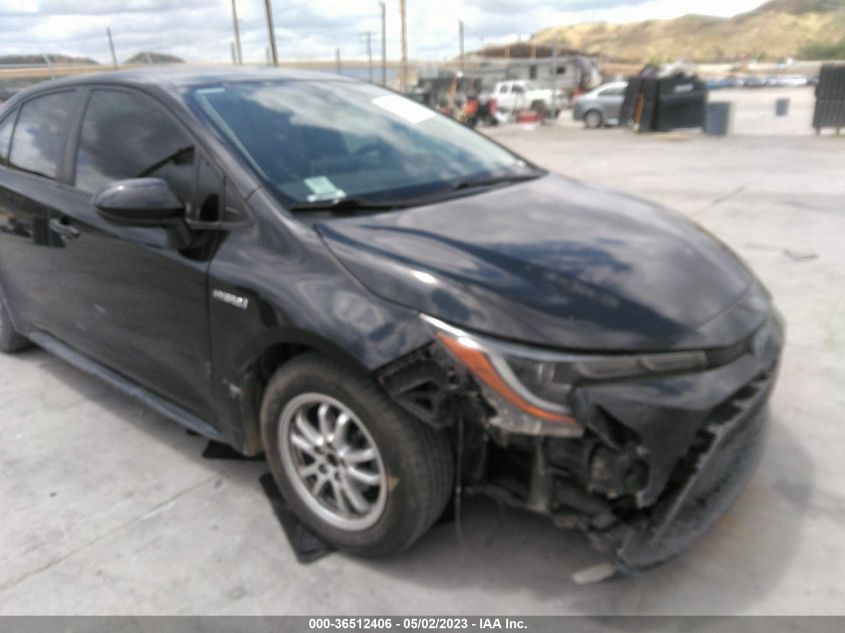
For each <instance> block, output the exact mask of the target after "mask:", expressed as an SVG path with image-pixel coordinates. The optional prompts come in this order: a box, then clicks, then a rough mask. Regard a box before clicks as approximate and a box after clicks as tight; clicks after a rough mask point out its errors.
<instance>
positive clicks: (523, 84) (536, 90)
mask: <svg viewBox="0 0 845 633" xmlns="http://www.w3.org/2000/svg"><path fill="white" fill-rule="evenodd" d="M492 96H493V98H494V99H496V105H497V107H498V109H499V111H500V112H519V111H521V110H534V111H535V112H539V113H541V114H542V115H544V116H547V115H548V114H549V113H551V112H552V111H556V112H560V110H561V109H562V108H564V107H565V106H566V97H565V96H564V95H563V93H562V92H560V91H558V94H557V100H556V103H553V102H552V99H553V96H554V93H553V92H552V91H551V90H549V89H547V88H540V87H539V86H538V85H537V84H535V83H534V82H532V81H523V80H513V81H500V82H498V83H497V84H496V87H495V88H493V95H492Z"/></svg>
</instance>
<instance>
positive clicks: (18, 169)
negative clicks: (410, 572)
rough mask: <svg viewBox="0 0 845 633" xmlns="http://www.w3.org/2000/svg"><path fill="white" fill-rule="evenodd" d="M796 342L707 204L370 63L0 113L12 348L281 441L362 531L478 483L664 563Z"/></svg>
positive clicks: (298, 501)
mask: <svg viewBox="0 0 845 633" xmlns="http://www.w3.org/2000/svg"><path fill="white" fill-rule="evenodd" d="M782 340H783V335H782V326H781V323H780V321H779V319H778V317H777V314H776V311H775V309H774V308H773V306H772V303H771V300H770V297H769V295H768V293H767V292H766V291H765V290H764V288H763V287H762V286H761V284H760V283H759V282H758V281H757V280H756V279H755V277H754V276H753V275H752V273H751V272H750V271H749V270H748V269H747V268H746V267H745V266H744V265H743V264H742V263H741V262H740V261H739V260H738V259H737V258H736V257H735V256H734V255H733V254H732V253H731V252H730V250H728V249H727V248H726V247H725V246H724V245H722V244H720V243H719V242H718V241H717V240H716V239H714V238H713V237H712V236H710V235H708V234H707V233H706V232H705V231H703V230H702V229H701V228H699V227H697V226H695V225H693V224H691V223H690V222H689V221H687V220H685V219H683V218H682V217H680V216H678V215H676V214H674V213H672V212H670V211H667V210H665V209H662V208H659V207H656V206H655V205H653V204H650V203H647V202H643V201H641V200H638V199H635V198H631V197H629V196H626V195H623V194H619V193H614V192H612V191H608V190H605V189H602V188H598V187H593V186H590V185H587V184H583V183H580V182H576V181H574V180H571V179H569V178H566V177H564V176H559V175H552V174H549V173H547V172H545V171H543V170H542V169H540V168H538V167H536V166H534V165H532V164H530V163H529V162H528V161H526V160H524V159H522V158H520V157H519V156H516V155H514V154H513V153H512V152H510V151H508V150H507V149H505V148H503V147H501V146H499V145H497V144H495V143H494V142H492V141H490V140H488V139H487V138H485V137H483V136H481V135H479V134H477V133H475V132H473V131H471V130H469V129H467V128H466V127H464V126H462V125H459V124H458V123H455V122H453V121H451V120H449V119H447V118H446V117H443V116H441V115H439V114H437V113H436V112H434V111H432V110H430V109H428V108H426V107H424V106H422V105H420V104H418V103H415V102H412V101H410V100H407V99H405V98H403V97H401V96H399V95H397V94H394V93H392V92H389V91H387V90H384V89H381V88H378V87H375V86H373V85H370V84H367V83H363V82H358V81H354V80H350V79H345V78H341V77H338V76H329V75H320V74H311V73H303V72H280V71H276V70H271V69H255V70H242V69H240V70H239V69H233V70H231V71H226V72H224V71H219V70H215V71H208V72H203V71H185V70H171V71H151V70H144V71H138V72H119V73H104V74H97V75H90V76H83V77H75V78H72V79H67V80H60V81H56V82H47V83H44V84H41V85H39V86H37V87H34V88H31V89H29V90H26V91H24V92H22V93H20V94H18V95H16V96H15V97H14V98H12V99H11V100H10V101H9V102H8V103H6V104H5V105H4V106H3V108H2V110H0V350H3V351H6V352H12V351H15V350H18V349H21V348H23V347H25V346H26V345H27V344H29V343H34V344H36V345H39V346H41V347H43V348H45V349H47V350H49V351H51V352H54V353H55V354H57V355H59V356H61V357H63V358H64V359H66V360H67V361H69V362H70V363H73V364H74V365H76V366H78V367H80V368H82V369H84V370H86V371H89V372H91V373H93V374H96V375H98V376H100V377H101V378H103V379H104V380H106V381H108V382H109V383H111V384H112V385H114V386H115V387H117V388H119V389H122V390H124V391H125V392H127V393H129V394H131V395H133V396H135V397H137V398H140V399H142V400H143V401H144V402H146V403H147V404H148V405H149V406H151V407H153V408H155V409H157V410H158V411H160V412H162V413H164V414H165V415H167V416H169V417H170V418H172V419H173V420H175V421H176V422H179V423H181V424H183V425H185V426H187V427H188V428H190V429H193V430H195V431H198V432H200V433H203V434H205V435H207V436H208V437H210V438H214V439H217V440H220V441H225V442H228V443H229V444H231V445H232V446H233V447H235V448H236V449H237V450H239V451H241V452H242V453H244V454H246V455H256V454H259V453H262V452H264V453H265V454H266V456H267V459H268V461H269V464H270V466H271V469H272V471H273V474H274V476H275V478H276V480H277V482H278V484H279V486H280V488H281V489H282V491H283V493H284V494H285V496H286V497H287V499H288V501H289V503H290V504H291V506H292V507H293V509H294V510H295V512H296V513H297V514H298V515H299V516H300V518H301V519H302V521H304V522H305V523H306V524H307V525H308V526H310V527H311V528H312V529H313V530H314V531H315V532H316V533H317V534H319V535H320V536H321V537H322V538H324V539H326V540H327V541H329V542H331V543H332V544H334V545H336V546H337V547H339V548H341V549H344V550H346V551H350V552H354V553H358V554H362V555H370V556H375V555H387V554H391V553H394V552H397V551H400V550H402V549H404V548H406V547H408V546H410V545H411V544H412V543H413V542H414V541H415V540H417V539H418V538H419V537H420V536H421V535H422V534H424V533H425V532H426V530H427V529H428V528H429V527H430V526H431V525H432V524H433V523H434V522H435V521H436V520H437V518H438V516H439V515H440V514H441V513H442V512H443V510H444V508H445V506H446V504H447V503H448V501H449V499H450V497H452V495H453V494H455V491H459V494H466V493H467V492H480V493H484V494H489V495H493V496H495V497H496V498H497V499H499V500H501V501H503V502H505V503H508V504H511V505H514V506H517V507H521V508H527V509H530V510H532V511H535V512H539V513H543V514H545V515H548V516H550V517H551V518H552V519H553V520H554V522H555V523H556V524H557V525H559V526H561V527H571V528H577V529H579V530H582V531H583V532H585V533H586V534H587V535H588V536H589V537H590V540H591V542H592V543H593V544H595V545H596V546H597V547H598V548H600V549H601V550H603V551H605V552H607V553H608V555H609V556H610V557H611V559H612V561H613V562H614V563H615V564H616V565H617V566H618V567H619V568H622V569H627V570H639V569H644V568H647V567H650V566H652V565H655V564H657V563H660V562H662V561H664V560H667V559H669V558H671V557H672V556H673V555H675V554H677V553H678V552H680V551H681V550H682V549H683V548H684V547H685V546H686V545H687V544H688V543H689V542H690V541H692V540H693V539H694V538H696V537H697V536H699V535H701V534H702V533H703V532H704V531H705V530H706V529H707V528H708V527H709V526H710V525H711V524H712V523H713V522H714V521H715V519H716V518H718V516H720V515H721V514H722V513H723V512H724V511H725V509H726V508H727V506H728V504H730V503H731V501H732V500H733V498H734V497H735V496H736V494H737V493H738V491H739V490H740V489H741V487H742V485H743V484H744V482H745V481H746V479H747V477H748V476H749V474H750V473H751V471H752V467H753V465H754V463H755V458H756V456H757V455H758V453H759V447H760V444H761V438H762V436H763V430H764V428H765V421H766V414H765V404H766V401H767V399H768V396H769V393H770V391H771V389H772V386H773V384H774V380H775V375H776V370H777V365H778V358H779V355H780V350H781V347H782ZM86 459H96V457H95V456H93V457H92V456H86Z"/></svg>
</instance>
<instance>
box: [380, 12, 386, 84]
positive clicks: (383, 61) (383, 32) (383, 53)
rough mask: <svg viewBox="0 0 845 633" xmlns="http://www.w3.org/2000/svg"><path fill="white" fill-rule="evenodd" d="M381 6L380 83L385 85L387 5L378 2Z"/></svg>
mask: <svg viewBox="0 0 845 633" xmlns="http://www.w3.org/2000/svg"><path fill="white" fill-rule="evenodd" d="M379 6H380V7H381V85H382V86H386V85H387V7H385V6H384V2H379Z"/></svg>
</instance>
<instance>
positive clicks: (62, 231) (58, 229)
mask: <svg viewBox="0 0 845 633" xmlns="http://www.w3.org/2000/svg"><path fill="white" fill-rule="evenodd" d="M49 225H50V230H51V231H53V232H54V233H57V234H58V235H61V236H62V238H64V239H66V240H74V239H76V238H77V237H79V235H80V233H79V229H77V228H76V227H75V226H72V225H70V224H65V223H64V222H63V221H62V220H59V219H58V218H53V219H52V220H50V222H49Z"/></svg>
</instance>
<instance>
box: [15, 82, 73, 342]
mask: <svg viewBox="0 0 845 633" xmlns="http://www.w3.org/2000/svg"><path fill="white" fill-rule="evenodd" d="M77 97H78V91H74V90H63V91H58V92H50V93H47V94H41V95H35V96H33V97H32V98H30V99H28V100H27V101H25V102H23V103H22V104H21V105H20V106H19V107H18V108H16V109H15V110H14V111H13V112H10V113H8V115H7V116H5V118H3V120H2V121H0V287H2V290H3V292H4V295H5V297H6V299H7V301H8V303H9V307H10V308H11V310H12V312H13V314H14V316H15V318H16V321H18V323H17V325H18V326H19V327H22V328H23V329H24V330H25V331H28V330H32V329H41V330H46V331H50V330H51V329H52V327H53V325H54V323H55V317H56V311H57V310H61V306H60V305H57V304H56V290H57V283H58V282H57V280H56V278H55V276H54V275H53V269H52V266H51V263H52V255H53V254H54V253H55V252H56V251H57V250H59V249H61V248H62V247H63V246H64V243H63V242H62V241H61V240H60V239H58V236H57V235H56V234H55V233H54V232H53V231H52V229H51V228H50V226H49V221H50V210H51V209H52V208H54V207H55V206H56V205H61V204H62V200H63V197H64V195H65V193H66V191H67V186H66V185H64V184H62V183H61V180H62V179H63V178H64V173H63V161H62V157H63V154H64V151H65V143H66V139H67V130H68V128H69V126H70V122H71V120H72V119H73V116H74V114H75V111H76V108H77V103H78V100H77Z"/></svg>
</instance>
